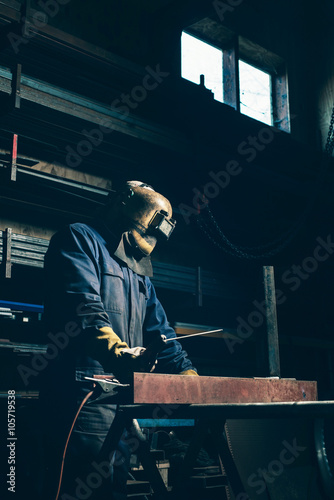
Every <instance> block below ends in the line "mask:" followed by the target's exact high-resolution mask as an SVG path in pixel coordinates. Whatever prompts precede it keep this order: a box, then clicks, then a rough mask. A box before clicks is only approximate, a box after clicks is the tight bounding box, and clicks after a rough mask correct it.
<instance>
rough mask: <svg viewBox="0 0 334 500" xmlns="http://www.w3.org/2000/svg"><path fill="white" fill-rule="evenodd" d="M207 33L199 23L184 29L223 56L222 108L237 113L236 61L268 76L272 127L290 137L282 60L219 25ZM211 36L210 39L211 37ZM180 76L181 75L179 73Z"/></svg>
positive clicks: (286, 88)
mask: <svg viewBox="0 0 334 500" xmlns="http://www.w3.org/2000/svg"><path fill="white" fill-rule="evenodd" d="M210 21H211V24H210V26H211V30H208V29H207V26H208V22H207V20H201V21H199V22H198V23H195V24H193V25H191V26H189V27H187V28H184V29H183V30H182V32H185V33H187V34H189V35H191V36H193V37H195V38H197V39H199V40H201V41H202V42H204V43H207V44H209V45H212V46H213V47H216V48H219V49H220V50H221V51H222V53H223V58H222V60H223V68H222V71H223V104H227V105H228V106H231V107H232V108H234V109H235V110H236V111H238V112H240V83H239V60H242V61H245V62H246V63H248V64H250V65H252V66H254V67H256V68H258V69H260V70H261V71H265V72H266V73H269V74H270V76H271V100H272V103H271V105H272V118H273V125H272V126H273V127H275V128H277V129H279V130H282V131H284V132H288V133H290V131H291V130H290V113H289V98H288V76H287V71H286V65H285V62H284V60H283V59H282V58H281V57H280V56H277V55H276V54H273V53H272V52H269V51H268V50H266V49H264V48H263V47H261V46H259V45H257V44H255V43H253V42H251V41H250V40H248V39H246V38H244V37H242V36H240V35H237V34H235V33H233V32H232V31H230V30H229V29H228V28H225V27H223V26H221V25H219V29H218V28H217V29H216V30H214V29H212V23H213V21H212V20H210ZM212 32H213V33H214V36H212V34H211V33H212ZM180 74H181V71H180Z"/></svg>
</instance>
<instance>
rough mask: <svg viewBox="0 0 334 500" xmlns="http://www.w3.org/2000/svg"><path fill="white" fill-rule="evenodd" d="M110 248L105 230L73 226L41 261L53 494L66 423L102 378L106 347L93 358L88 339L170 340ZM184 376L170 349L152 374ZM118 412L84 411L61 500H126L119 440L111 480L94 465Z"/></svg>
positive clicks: (140, 281)
mask: <svg viewBox="0 0 334 500" xmlns="http://www.w3.org/2000/svg"><path fill="white" fill-rule="evenodd" d="M116 247H117V241H115V239H114V237H113V235H112V233H111V232H109V230H108V229H107V228H106V227H105V226H104V225H102V224H100V223H98V222H96V223H94V224H92V225H86V224H82V223H76V224H71V225H69V226H66V227H65V228H64V229H63V230H61V231H59V232H58V233H56V234H55V235H54V236H53V237H52V239H51V242H50V245H49V249H48V251H47V254H46V256H45V278H46V292H45V324H46V331H47V332H48V333H47V335H48V343H49V344H52V342H50V341H49V339H52V340H53V341H54V342H55V343H56V344H57V345H58V353H57V356H55V357H54V359H52V360H50V362H49V363H48V366H47V367H46V368H45V370H43V373H42V374H41V379H42V380H41V396H40V399H41V404H42V407H43V410H44V413H45V422H46V430H45V435H46V444H47V446H46V448H47V450H48V451H47V452H46V463H47V467H48V474H49V476H47V477H49V479H47V483H48V484H47V486H48V488H49V489H50V488H51V486H53V488H54V487H55V483H54V481H56V480H57V475H58V474H57V473H56V474H55V473H54V471H58V470H59V463H58V460H59V457H60V456H61V454H62V450H63V448H64V443H65V440H66V436H67V434H68V431H69V429H70V426H71V422H72V420H73V418H74V415H75V413H76V411H77V408H78V406H79V404H80V402H81V401H82V399H83V397H84V396H85V394H87V393H88V391H89V384H88V383H87V381H85V378H84V377H86V376H89V377H92V376H93V375H96V374H99V375H102V374H104V373H106V372H105V366H103V364H104V360H105V359H107V358H108V350H107V346H106V345H104V344H103V341H100V340H94V342H93V344H94V343H95V344H94V345H95V348H94V353H95V354H94V356H93V357H92V355H91V353H90V352H87V339H89V338H90V339H96V337H97V336H98V334H97V332H98V331H99V329H100V328H102V327H106V326H108V327H111V328H112V329H113V331H114V332H115V333H116V334H117V335H118V336H119V338H120V339H121V340H122V341H124V342H126V343H127V344H128V345H129V347H136V346H144V347H146V346H147V345H149V344H150V343H151V342H152V341H153V340H154V339H156V338H157V337H158V336H160V335H162V334H163V335H166V337H167V338H175V337H176V335H175V332H174V330H173V329H172V328H171V327H170V326H169V324H168V321H167V318H166V314H165V311H164V309H163V307H162V305H161V303H160V302H159V300H158V299H157V297H156V292H155V289H154V286H153V284H152V282H151V280H150V279H149V278H148V277H147V276H142V275H139V274H136V273H135V272H133V271H132V270H131V269H130V268H129V267H128V266H127V265H126V264H125V262H123V261H122V260H121V259H119V258H116V257H115V256H114V251H115V249H116ZM50 334H51V335H50ZM99 342H100V344H99ZM51 347H52V345H51ZM100 353H101V356H100ZM189 369H194V368H193V366H192V363H191V361H190V360H189V358H188V357H187V353H186V352H185V351H184V350H183V349H182V347H181V345H180V343H179V342H177V341H173V342H168V344H166V347H165V348H164V349H163V350H162V351H161V352H160V354H159V356H158V362H157V365H156V372H160V373H175V374H177V373H180V372H182V371H185V370H189ZM108 373H110V371H108ZM116 411H117V407H116V406H115V405H112V404H100V405H97V404H96V405H87V404H86V405H85V406H84V407H83V409H82V410H81V412H80V415H79V417H78V420H77V422H76V425H75V427H74V431H73V433H72V436H71V439H70V441H69V445H68V450H67V455H66V459H65V467H64V475H63V482H62V484H63V487H62V490H61V491H62V492H63V493H62V496H61V495H60V497H59V498H61V499H63V500H71V499H73V498H77V497H78V498H84V497H85V495H87V498H88V496H89V498H95V497H94V495H95V494H96V495H97V498H99V499H103V498H106V499H107V498H108V500H111V499H112V498H114V499H123V498H126V497H125V482H126V476H127V467H128V462H129V456H130V450H129V447H128V446H127V444H126V442H124V439H123V441H122V442H120V443H119V449H118V457H120V456H121V457H122V458H121V459H118V460H117V461H114V463H111V465H110V471H109V474H107V473H106V472H103V471H104V469H105V467H104V468H103V467H102V466H101V467H102V468H101V467H100V465H101V464H97V463H96V457H97V456H98V453H99V451H100V449H101V446H102V444H103V441H104V439H105V436H106V434H107V432H108V430H109V428H110V425H111V423H112V422H113V419H114V417H115V414H116ZM125 441H126V439H125ZM116 462H117V463H116ZM99 475H100V476H101V477H99ZM102 476H105V477H103V478H102ZM101 478H102V479H103V481H102V479H101ZM100 482H102V483H103V484H102V485H100V484H99V483H100ZM112 495H113V496H112Z"/></svg>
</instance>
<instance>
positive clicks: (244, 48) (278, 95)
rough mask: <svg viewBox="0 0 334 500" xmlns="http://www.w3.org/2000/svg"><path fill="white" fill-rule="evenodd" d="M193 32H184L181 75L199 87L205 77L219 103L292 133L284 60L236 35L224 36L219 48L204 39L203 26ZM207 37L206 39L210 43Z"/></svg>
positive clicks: (205, 81) (205, 82) (192, 27)
mask: <svg viewBox="0 0 334 500" xmlns="http://www.w3.org/2000/svg"><path fill="white" fill-rule="evenodd" d="M203 25H205V23H203ZM196 28H197V30H198V33H195V32H196V31H197V30H196ZM191 32H192V33H191V34H190V33H188V31H183V33H182V38H181V76H182V77H183V78H185V79H187V80H190V81H191V82H193V83H197V84H199V83H200V82H201V75H203V77H202V83H203V80H204V85H205V87H206V88H208V89H210V90H211V91H212V92H213V94H214V99H215V100H217V101H220V102H223V103H225V104H228V105H230V106H232V107H234V108H235V109H237V110H238V111H240V112H241V113H242V114H245V115H247V116H250V117H251V118H254V119H256V120H258V121H261V122H263V123H266V124H267V125H272V126H276V127H277V128H279V129H281V130H285V131H286V132H290V125H289V113H288V99H287V78H286V75H285V70H284V63H283V61H282V59H281V58H279V57H278V56H276V55H274V54H272V55H271V54H270V53H269V52H268V51H267V50H265V49H263V48H261V47H258V46H255V45H254V44H252V43H251V42H248V41H247V40H245V39H244V38H242V37H237V36H235V35H233V34H228V35H226V36H225V37H223V36H221V37H220V40H219V43H217V45H215V44H214V43H211V41H210V43H208V42H207V41H204V40H203V39H201V37H200V35H201V33H200V32H201V29H200V26H199V27H198V26H196V25H193V26H191ZM193 32H194V35H193ZM216 32H217V30H215V33H216ZM207 35H208V33H205V34H204V36H203V38H205V39H206V40H207V39H208V36H207ZM238 54H239V57H238ZM263 61H265V63H264V62H263Z"/></svg>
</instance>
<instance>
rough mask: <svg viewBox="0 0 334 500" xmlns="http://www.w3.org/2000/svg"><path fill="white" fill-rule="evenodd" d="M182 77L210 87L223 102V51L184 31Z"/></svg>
mask: <svg viewBox="0 0 334 500" xmlns="http://www.w3.org/2000/svg"><path fill="white" fill-rule="evenodd" d="M181 46H182V49H181V57H182V60H181V67H182V78H185V79H186V80H190V81H191V82H193V83H197V84H199V83H200V76H201V75H204V85H205V87H206V88H207V89H210V90H211V91H212V92H213V94H214V98H215V99H216V100H217V101H220V102H223V53H222V51H221V50H220V49H217V48H216V47H213V46H212V45H209V44H208V43H205V42H202V40H199V39H198V38H195V37H193V36H191V35H189V34H188V33H185V32H183V33H182V38H181Z"/></svg>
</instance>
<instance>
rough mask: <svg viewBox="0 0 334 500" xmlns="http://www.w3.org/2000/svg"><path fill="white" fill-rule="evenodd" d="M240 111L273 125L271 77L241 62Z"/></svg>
mask: <svg viewBox="0 0 334 500" xmlns="http://www.w3.org/2000/svg"><path fill="white" fill-rule="evenodd" d="M239 79H240V111H241V113H243V114H244V115H247V116H250V117H251V118H255V119H256V120H259V121H261V122H264V123H267V124H268V125H272V105H271V76H270V75H269V74H268V73H265V72H264V71H261V70H260V69H257V68H254V66H251V65H250V64H247V63H245V62H244V61H239Z"/></svg>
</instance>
